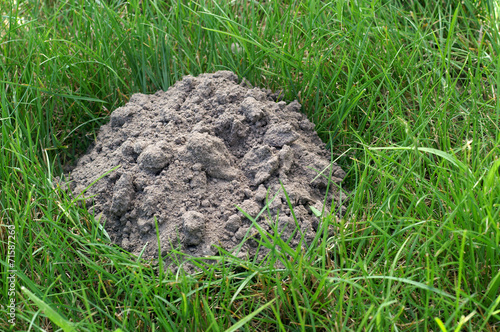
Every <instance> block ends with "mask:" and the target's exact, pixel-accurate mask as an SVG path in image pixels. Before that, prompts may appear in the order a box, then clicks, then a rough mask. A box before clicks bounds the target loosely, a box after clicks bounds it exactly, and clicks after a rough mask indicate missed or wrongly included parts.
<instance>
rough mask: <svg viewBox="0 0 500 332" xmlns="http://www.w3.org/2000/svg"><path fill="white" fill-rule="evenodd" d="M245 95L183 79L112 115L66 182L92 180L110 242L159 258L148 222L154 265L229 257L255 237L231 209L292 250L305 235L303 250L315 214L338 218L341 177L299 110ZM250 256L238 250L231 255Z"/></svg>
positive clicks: (242, 89)
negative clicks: (178, 256)
mask: <svg viewBox="0 0 500 332" xmlns="http://www.w3.org/2000/svg"><path fill="white" fill-rule="evenodd" d="M248 85H249V84H248V83H247V82H246V81H245V80H243V81H242V82H241V83H240V84H238V77H237V76H236V75H235V74H234V73H232V72H229V71H219V72H216V73H213V74H202V75H200V76H198V77H192V76H186V77H184V78H183V79H182V80H181V81H179V82H177V83H176V84H175V85H173V86H171V87H170V88H169V89H168V90H167V91H158V92H157V93H155V94H153V95H144V94H134V95H133V96H132V97H131V98H130V101H129V102H128V103H127V104H126V105H125V106H123V107H120V108H118V109H116V110H115V111H114V112H113V113H112V114H111V119H110V122H109V123H108V124H106V125H103V126H102V127H101V129H100V131H99V134H98V136H97V139H96V141H95V143H94V144H93V146H91V148H90V149H89V151H88V153H87V154H85V155H84V156H82V157H81V158H80V159H79V161H78V163H77V166H76V167H75V168H74V169H73V171H72V172H71V174H70V179H71V190H72V192H73V193H74V194H75V195H76V194H79V193H82V191H84V188H86V187H88V186H89V185H90V184H92V183H93V182H95V181H96V182H95V184H93V185H92V186H90V188H89V189H88V190H86V191H85V192H84V193H83V195H84V197H86V206H87V208H89V209H90V210H91V212H93V213H95V215H96V216H99V217H100V220H101V222H102V223H104V225H105V229H106V231H107V233H108V234H109V236H110V238H111V240H112V241H114V242H115V243H117V244H118V245H120V246H121V247H123V248H125V249H126V250H129V251H131V252H133V253H135V254H138V253H140V252H141V251H142V250H143V248H144V247H145V249H144V254H143V257H146V258H154V257H158V252H159V251H158V245H157V243H158V242H157V234H156V226H155V221H156V222H157V223H158V228H159V234H160V241H161V248H160V250H161V253H162V255H166V254H168V252H169V251H171V250H172V249H173V248H175V249H177V250H180V251H182V252H185V253H188V254H191V255H194V256H206V255H213V254H216V253H217V251H216V249H215V248H214V245H216V246H220V247H223V248H225V249H226V250H229V251H231V250H232V249H233V248H235V247H236V246H237V245H238V244H239V243H240V242H241V241H242V240H244V239H245V238H248V237H251V236H253V235H255V234H254V233H256V230H255V229H254V228H252V222H251V221H250V220H248V219H247V218H246V216H245V215H244V214H243V213H242V212H241V211H240V210H239V209H238V208H237V206H238V207H240V208H241V209H242V210H243V211H245V212H246V213H247V214H249V215H250V216H251V217H256V216H257V215H258V214H259V213H260V212H261V211H262V210H263V209H264V208H265V211H264V212H263V213H261V215H260V216H259V218H258V219H257V223H258V224H259V225H260V227H262V229H264V230H266V231H268V232H272V227H271V226H270V225H272V224H276V223H277V225H278V230H279V231H280V232H281V237H282V238H283V239H285V240H286V239H288V238H289V237H291V241H290V244H291V245H292V246H297V245H298V243H299V240H300V237H301V236H303V237H304V238H305V241H304V244H305V245H306V244H307V243H310V241H312V239H313V238H314V236H315V234H316V230H317V227H318V222H319V220H318V219H317V217H316V216H315V215H314V213H312V209H311V206H312V207H313V208H315V209H316V210H319V211H321V210H322V208H323V204H324V203H325V202H326V205H327V206H326V207H325V209H326V210H327V211H329V210H330V206H331V204H333V205H336V206H337V209H338V211H339V213H342V211H343V210H344V208H343V207H341V206H340V204H339V202H341V201H342V199H343V200H344V201H345V196H344V195H343V194H341V193H339V192H338V190H337V188H336V186H335V184H339V183H340V182H341V180H342V179H343V177H344V175H345V173H344V172H343V171H342V169H341V168H340V167H339V166H337V165H336V164H334V163H331V161H330V153H329V152H328V151H327V150H326V149H325V147H324V144H323V143H322V142H321V140H320V139H319V138H318V136H317V134H316V132H315V131H314V125H313V124H312V123H311V122H310V121H309V120H308V119H307V118H306V116H305V115H304V114H302V113H299V110H300V107H301V106H300V104H299V103H298V102H297V101H293V102H291V103H290V104H287V103H286V102H284V101H279V98H278V95H277V94H273V93H272V92H271V91H269V90H263V89H259V88H250V87H249V86H248ZM116 166H119V167H118V168H117V169H116V170H114V171H112V172H111V173H109V174H108V175H105V176H104V177H103V176H102V175H103V174H105V173H106V172H107V171H109V170H110V169H113V168H114V167H116ZM320 172H322V173H321V174H319V173H320ZM329 177H330V178H331V181H332V182H331V184H330V185H329V186H328V178H329ZM99 178H100V179H99ZM98 179H99V180H98ZM280 180H281V182H282V183H283V186H284V188H285V189H286V192H287V194H288V196H289V198H290V202H291V203H292V207H293V212H294V214H295V217H296V221H295V219H294V218H293V214H292V211H291V210H290V208H289V205H288V202H287V200H286V197H285V195H284V193H283V191H282V189H281V184H280ZM327 186H328V188H329V190H328V193H326V191H327ZM275 196H276V197H275ZM341 196H342V197H341ZM273 197H275V199H274V200H273ZM332 202H333V203H332ZM277 216H278V217H277ZM297 223H298V225H299V226H300V232H294V230H295V229H296V225H297ZM256 247H257V241H255V240H253V241H252V240H249V241H246V242H245V244H244V245H243V246H242V248H241V252H240V253H239V255H247V254H248V255H250V256H252V255H254V254H255V250H256ZM262 253H263V252H261V254H262Z"/></svg>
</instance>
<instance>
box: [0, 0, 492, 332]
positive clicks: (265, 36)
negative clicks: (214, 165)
mask: <svg viewBox="0 0 500 332" xmlns="http://www.w3.org/2000/svg"><path fill="white" fill-rule="evenodd" d="M499 14H500V12H499V11H498V3H497V2H496V0H484V1H472V0H464V1H458V0H442V1H439V2H437V1H430V0H406V1H403V0H401V1H384V0H372V1H368V0H338V1H334V2H327V1H315V0H307V1H292V0H279V1H255V0H249V1H246V0H232V1H209V0H200V1H196V2H191V1H168V0H154V1H139V0H131V1H128V2H126V1H121V0H100V1H87V0H78V1H56V0H46V1H36V0H17V1H15V0H0V15H1V18H0V91H1V93H0V111H1V114H0V126H1V128H0V141H1V147H0V207H1V211H0V224H2V226H1V227H0V273H1V274H0V278H1V285H2V286H1V289H0V294H1V296H0V298H1V303H0V304H1V307H0V330H1V331H28V330H29V331H56V330H60V331H61V330H62V331H115V330H117V329H121V330H122V331H134V330H135V331H237V330H238V331H341V330H342V331H343V330H345V331H368V330H374V331H499V330H500V159H499V156H500V128H499V126H500V99H499V98H498V91H499V87H500V34H499V29H500V18H499ZM217 70H231V71H233V72H235V73H236V74H237V75H238V76H239V77H240V78H243V77H245V78H246V79H248V80H249V81H250V82H251V83H252V84H253V85H255V86H259V87H263V88H269V89H272V90H275V91H277V90H283V95H284V98H285V100H286V101H288V102H290V101H292V100H294V99H297V100H298V101H299V102H300V103H301V104H302V111H303V112H304V113H305V114H307V116H308V118H309V119H310V120H311V121H313V122H314V123H315V125H316V130H317V132H318V134H319V135H320V137H321V138H322V139H323V140H324V141H325V142H326V143H327V148H328V149H330V150H331V152H332V156H333V159H334V160H335V161H336V162H337V163H338V164H339V165H341V166H342V167H343V169H344V170H345V171H346V173H347V176H346V178H345V180H344V182H343V184H342V188H341V190H344V191H345V193H346V194H347V196H348V198H349V200H348V203H347V205H348V207H347V212H346V214H345V215H344V217H343V218H337V217H336V216H335V213H334V211H332V213H328V214H327V215H326V216H325V217H324V218H323V220H322V225H323V228H322V229H323V230H324V231H323V232H319V233H318V235H317V239H316V240H317V242H316V243H318V244H317V245H315V246H311V247H310V248H309V249H308V250H293V249H291V248H288V249H283V251H282V252H279V251H276V250H274V251H272V252H271V254H270V256H269V258H268V259H267V260H265V261H264V262H260V263H259V262H255V261H252V260H244V259H241V258H238V257H234V256H232V255H231V254H229V253H224V254H221V255H219V256H215V257H213V264H210V265H208V264H205V263H203V261H201V260H198V259H194V258H193V259H191V261H192V263H193V264H196V265H198V266H199V269H200V272H199V273H196V274H191V275H190V274H186V273H183V271H182V270H179V271H178V272H176V273H173V272H170V271H168V270H165V269H164V268H163V266H162V264H161V263H158V262H154V261H146V260H143V259H140V258H138V257H136V256H133V255H131V254H129V253H127V252H126V251H124V250H123V249H121V248H120V247H117V246H116V245H113V244H112V243H109V242H108V241H107V240H106V236H105V234H104V230H103V228H102V226H101V225H100V224H99V222H98V220H97V217H96V216H93V215H91V214H89V213H88V212H87V210H86V209H85V208H83V207H82V206H81V204H79V202H78V201H77V200H76V199H75V198H74V197H72V196H71V195H70V194H69V193H67V192H65V191H64V190H62V189H61V188H60V187H59V186H58V185H57V182H56V177H58V176H60V175H61V173H63V172H64V171H65V170H66V169H67V167H68V165H71V164H72V163H74V162H75V161H76V159H77V158H78V157H79V156H80V155H82V154H83V153H84V152H85V151H86V149H87V147H88V146H89V145H90V143H91V142H92V141H93V140H94V139H95V137H96V134H97V130H98V128H99V126H100V125H102V124H104V123H106V122H107V121H108V120H109V115H110V113H111V112H112V111H113V110H114V109H116V108H117V107H119V106H122V105H124V104H125V103H126V102H127V101H128V99H129V98H130V96H131V95H132V94H133V93H135V92H142V93H154V92H155V91H157V90H160V89H161V90H166V89H167V88H168V87H169V86H171V85H172V84H174V83H175V82H176V81H177V80H179V79H180V78H182V77H183V76H184V75H187V74H191V75H198V74H200V73H204V72H214V71H217ZM328 227H330V228H331V229H333V230H334V232H333V235H332V234H329V233H328V231H327V228H328ZM263 236H268V235H266V234H263ZM268 237H269V239H270V240H271V241H279V239H276V238H274V237H273V236H268ZM262 245H263V246H266V245H268V244H267V243H262ZM287 256H288V257H289V258H287ZM290 257H291V258H290ZM187 259H189V258H187ZM276 261H280V262H281V266H284V268H279V269H278V268H275V267H274V266H275V265H276V264H275V262H276ZM14 324H15V325H14Z"/></svg>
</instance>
